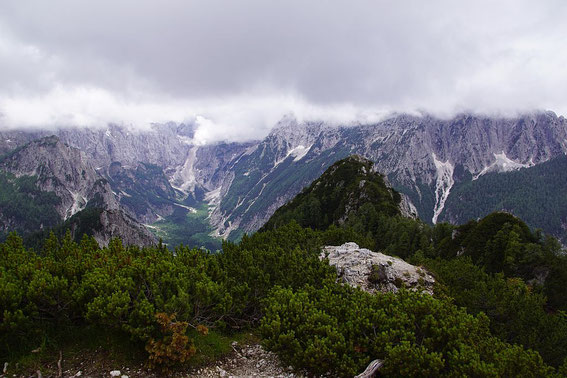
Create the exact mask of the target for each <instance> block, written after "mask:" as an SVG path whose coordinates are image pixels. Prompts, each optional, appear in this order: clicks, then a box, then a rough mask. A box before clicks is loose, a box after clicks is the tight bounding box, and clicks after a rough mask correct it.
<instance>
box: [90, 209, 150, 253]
mask: <svg viewBox="0 0 567 378" xmlns="http://www.w3.org/2000/svg"><path fill="white" fill-rule="evenodd" d="M99 219H100V224H101V225H102V228H101V230H99V231H96V232H95V233H94V235H93V236H94V238H95V240H96V241H97V242H98V244H99V245H101V246H107V245H108V243H109V242H110V240H111V239H113V238H120V239H121V240H122V243H123V244H124V245H137V246H150V245H155V244H157V239H156V237H155V236H154V235H153V234H152V233H151V232H150V231H148V229H147V228H146V227H144V226H143V225H141V224H140V223H138V222H137V221H136V220H135V219H134V218H132V217H130V216H129V215H128V214H126V213H124V212H123V211H121V210H103V211H102V212H101V213H100V218H99Z"/></svg>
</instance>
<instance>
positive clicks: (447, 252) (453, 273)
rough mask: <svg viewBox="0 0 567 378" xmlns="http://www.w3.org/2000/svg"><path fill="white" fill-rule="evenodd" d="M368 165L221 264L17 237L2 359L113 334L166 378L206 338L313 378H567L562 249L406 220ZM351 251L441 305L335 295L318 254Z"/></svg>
mask: <svg viewBox="0 0 567 378" xmlns="http://www.w3.org/2000/svg"><path fill="white" fill-rule="evenodd" d="M367 164H368V162H365V161H361V160H359V159H352V158H350V159H346V160H343V161H341V162H338V163H336V164H335V165H333V166H332V167H331V168H329V170H328V171H327V172H326V173H325V174H324V175H323V176H322V178H321V179H320V180H317V181H316V182H314V183H313V185H312V186H311V187H309V188H306V189H305V190H304V191H303V192H302V193H301V194H300V195H299V196H298V197H297V198H296V200H294V201H292V202H291V203H290V205H288V206H287V207H285V208H282V210H281V211H278V212H276V214H275V215H274V218H273V219H272V220H270V222H268V224H267V225H266V227H265V228H264V229H263V230H261V231H260V232H258V233H256V234H254V235H251V236H246V235H245V236H244V237H243V238H242V240H241V241H240V242H239V243H231V242H225V243H223V248H222V252H221V253H216V254H215V253H210V252H208V251H206V250H201V249H189V248H186V247H183V246H179V247H177V248H175V250H169V249H167V248H166V247H165V246H163V245H161V244H160V245H157V246H154V247H145V248H140V247H136V246H128V247H126V246H124V245H122V243H121V242H120V240H113V241H112V242H111V243H110V244H109V246H108V247H104V248H101V247H99V246H98V245H97V244H96V242H95V241H94V239H92V237H89V236H84V237H83V239H82V240H81V241H80V242H76V241H75V240H73V238H72V237H71V235H70V233H67V234H66V235H65V236H62V237H57V236H56V235H55V234H52V235H50V236H49V237H47V238H46V239H45V240H44V242H43V243H42V245H41V246H38V247H35V248H33V249H30V248H26V247H24V245H23V243H22V239H21V238H20V237H18V236H17V235H15V234H11V235H10V236H9V237H8V238H7V240H6V242H5V243H3V244H0V316H1V318H0V320H1V322H0V340H1V342H0V357H1V358H3V359H4V360H10V361H17V360H18V359H21V358H22V356H26V355H28V354H29V353H30V351H31V350H33V349H36V348H38V346H41V345H45V344H46V340H52V339H53V335H55V334H57V333H60V332H63V330H65V332H70V333H73V332H78V330H80V329H84V328H87V327H105V328H107V329H111V330H114V331H115V332H117V333H119V334H121V335H124V337H130V338H131V339H132V340H133V342H134V343H136V344H137V345H140V346H143V349H140V353H141V354H144V355H145V357H146V358H147V361H148V364H149V365H150V366H152V367H154V368H156V369H160V370H162V371H167V370H171V369H176V368H180V367H183V366H187V364H189V365H191V364H193V363H195V358H196V357H197V356H198V355H199V353H203V351H202V350H200V348H199V347H198V345H199V342H200V340H202V339H203V338H207V337H217V336H218V335H230V334H232V333H234V332H237V331H241V330H254V331H256V332H258V333H259V334H260V335H261V337H262V339H263V342H264V344H265V345H266V346H267V347H268V348H269V349H271V350H273V351H276V352H278V354H279V355H280V357H281V358H282V359H283V361H284V362H285V363H289V364H291V365H292V366H294V367H295V368H296V369H299V370H304V371H307V372H309V373H310V374H316V375H331V376H352V375H354V374H357V373H360V372H361V371H363V370H364V368H365V367H366V365H367V364H368V363H369V362H370V361H372V360H374V359H377V358H378V359H381V360H383V361H384V366H383V368H382V369H381V370H380V374H381V375H384V376H399V375H405V376H465V375H466V376H534V377H536V376H564V375H565V374H566V373H567V361H566V360H565V358H566V357H567V314H566V313H565V310H567V297H566V296H565V295H564V294H565V290H564V288H563V287H564V286H563V285H564V283H565V282H567V258H566V257H565V255H564V251H562V250H561V246H560V244H559V243H558V242H557V241H556V240H555V239H554V238H552V237H548V236H544V235H542V234H541V233H539V232H533V231H532V230H530V229H529V227H527V226H526V225H525V223H523V222H522V221H521V220H519V219H518V218H515V217H513V216H511V215H509V214H505V213H494V214H491V215H489V216H487V217H485V218H483V219H481V220H478V221H472V222H469V223H467V224H465V225H462V226H453V225H450V224H447V223H442V224H438V225H435V226H430V225H427V224H425V223H423V222H421V221H419V220H414V219H409V218H404V217H402V216H401V215H399V211H397V210H396V209H397V208H396V207H395V206H394V205H396V204H397V203H399V195H398V194H397V193H395V192H394V191H393V190H391V189H390V188H388V187H387V186H386V184H385V182H384V180H383V178H382V177H381V176H380V175H379V174H376V173H374V172H373V171H372V166H371V163H370V166H367ZM362 167H364V169H362ZM361 182H362V184H361ZM340 183H343V184H340ZM349 183H351V184H352V183H355V185H348V184H349ZM320 191H323V192H320ZM314 193H316V194H317V196H318V197H317V196H316V195H315V194H314ZM361 193H362V194H361ZM315 199H316V200H317V201H319V204H317V203H316V201H315ZM329 204H336V206H335V205H333V206H331V205H329ZM337 209H339V210H337ZM313 214H317V217H314V216H313ZM313 222H316V223H315V224H314V223H313ZM349 241H354V242H356V243H358V244H359V245H361V246H363V247H366V248H369V249H372V250H376V251H378V250H380V251H383V252H384V253H387V254H391V255H396V256H398V257H401V258H403V259H406V260H407V261H409V262H411V263H413V264H421V265H424V266H425V267H426V268H427V269H429V270H430V271H431V272H433V274H434V275H435V277H436V278H437V280H438V284H437V286H436V289H435V295H434V296H429V295H427V294H421V293H414V292H410V291H406V290H401V292H400V293H399V294H391V293H390V294H369V293H366V292H363V291H361V290H358V289H353V288H350V287H348V286H343V285H341V284H340V283H337V274H336V271H335V268H333V267H331V266H329V264H328V263H327V261H326V260H320V259H319V254H320V249H321V246H324V245H339V244H342V243H344V242H349ZM47 344H49V341H47Z"/></svg>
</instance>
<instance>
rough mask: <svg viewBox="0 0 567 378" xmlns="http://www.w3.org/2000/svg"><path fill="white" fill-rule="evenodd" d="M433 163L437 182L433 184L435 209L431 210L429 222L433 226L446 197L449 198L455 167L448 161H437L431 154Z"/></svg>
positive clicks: (453, 182) (453, 181)
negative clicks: (431, 216)
mask: <svg viewBox="0 0 567 378" xmlns="http://www.w3.org/2000/svg"><path fill="white" fill-rule="evenodd" d="M433 163H434V164H435V169H436V170H437V182H436V183H435V208H434V209H433V218H432V219H431V221H432V222H433V224H435V223H437V218H438V217H439V215H440V214H441V212H442V211H443V208H444V207H445V202H446V201H447V197H449V192H450V191H451V188H452V187H453V185H454V184H455V180H453V170H454V169H455V167H453V165H452V164H451V163H450V162H449V160H447V161H446V162H442V161H440V160H437V156H435V153H433Z"/></svg>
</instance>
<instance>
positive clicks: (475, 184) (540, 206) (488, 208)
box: [441, 155, 567, 243]
mask: <svg viewBox="0 0 567 378" xmlns="http://www.w3.org/2000/svg"><path fill="white" fill-rule="evenodd" d="M493 211H508V212H510V213H512V214H514V215H516V216H518V217H520V218H521V219H523V220H524V221H525V222H526V223H527V224H528V225H530V226H531V227H537V228H541V229H543V230H545V232H548V233H551V234H552V235H554V236H556V237H558V238H560V239H561V241H562V242H563V243H567V156H566V155H561V156H559V157H557V158H555V159H553V160H550V161H548V162H545V163H542V164H539V165H536V166H534V167H530V168H522V169H520V170H518V171H514V172H506V173H487V174H485V175H483V176H481V177H479V178H478V179H477V180H474V181H468V182H464V183H462V184H461V185H457V186H456V187H455V189H453V190H452V191H451V194H450V195H449V198H448V199H447V202H446V204H445V211H444V212H443V213H442V214H441V219H443V220H446V221H449V222H452V223H456V224H460V223H464V222H466V221H468V220H470V219H477V218H480V217H483V216H486V215H487V214H489V213H491V212H493Z"/></svg>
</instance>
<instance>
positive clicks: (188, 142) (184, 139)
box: [177, 135, 195, 146]
mask: <svg viewBox="0 0 567 378" xmlns="http://www.w3.org/2000/svg"><path fill="white" fill-rule="evenodd" d="M177 139H179V141H180V142H181V143H183V144H186V145H188V146H194V145H195V141H194V140H193V139H192V138H189V137H187V136H184V135H178V136H177Z"/></svg>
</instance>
